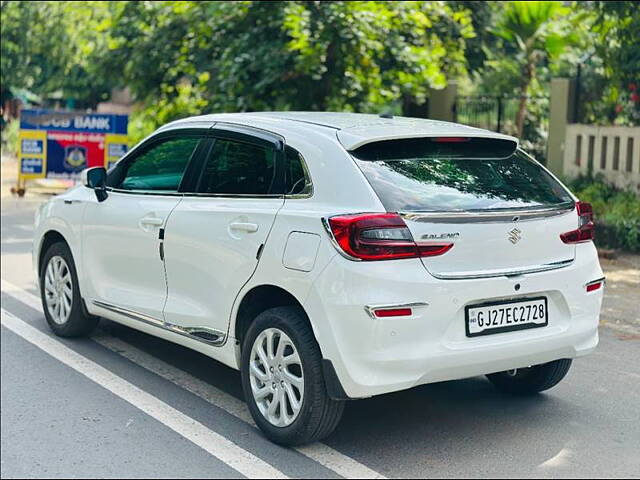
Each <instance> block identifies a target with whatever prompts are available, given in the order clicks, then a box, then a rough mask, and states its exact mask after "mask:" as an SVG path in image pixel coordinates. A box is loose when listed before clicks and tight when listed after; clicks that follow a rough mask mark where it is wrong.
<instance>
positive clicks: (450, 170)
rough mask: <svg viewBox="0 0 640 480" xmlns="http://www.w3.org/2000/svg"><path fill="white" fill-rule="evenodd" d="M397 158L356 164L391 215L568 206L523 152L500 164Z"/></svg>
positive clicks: (430, 155) (566, 198) (437, 157)
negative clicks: (400, 212)
mask: <svg viewBox="0 0 640 480" xmlns="http://www.w3.org/2000/svg"><path fill="white" fill-rule="evenodd" d="M399 153H402V152H396V153H392V152H391V151H388V159H384V160H357V162H358V165H359V166H360V168H361V169H362V171H363V173H364V175H365V176H366V178H367V179H368V180H369V182H370V183H371V186H372V187H373V189H374V190H375V191H376V193H377V194H378V197H379V198H380V200H381V201H382V203H383V205H384V206H385V208H386V209H387V210H388V211H391V212H397V211H452V210H485V209H504V208H524V207H538V206H540V207H542V206H551V205H557V204H561V203H566V202H571V201H572V199H571V197H570V196H569V194H568V192H567V191H566V190H565V189H564V188H563V187H562V185H560V184H559V183H558V182H557V181H556V180H554V179H553V177H551V175H549V174H548V173H547V172H546V171H545V170H543V169H542V168H541V167H540V166H539V165H538V164H537V163H536V162H534V161H532V160H531V159H529V158H528V157H527V156H526V155H525V154H524V153H523V152H519V151H518V152H516V153H514V154H512V155H510V156H509V157H507V158H503V159H489V158H473V157H471V158H453V157H451V156H447V155H440V154H438V153H437V152H436V153H428V152H427V153H426V154H424V155H423V156H420V155H410V156H407V157H405V158H402V157H400V156H399ZM405 153H406V152H405ZM418 153H421V152H418Z"/></svg>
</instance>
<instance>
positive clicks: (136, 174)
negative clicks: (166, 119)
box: [107, 137, 200, 192]
mask: <svg viewBox="0 0 640 480" xmlns="http://www.w3.org/2000/svg"><path fill="white" fill-rule="evenodd" d="M199 141H200V139H199V138H198V137H176V138H170V139H168V140H165V141H163V142H162V143H158V144H155V145H153V146H151V147H150V148H149V149H147V150H146V151H144V152H143V153H141V154H140V155H138V156H136V157H134V158H133V159H132V160H131V161H129V162H126V163H123V164H118V166H117V167H116V168H115V169H114V170H113V171H112V172H110V173H109V177H108V179H107V185H108V186H110V187H114V188H118V189H121V190H131V191H138V190H139V191H156V192H176V191H178V186H179V185H180V182H181V181H182V176H183V175H184V172H185V170H186V168H187V164H188V163H189V160H190V158H191V155H192V154H193V151H194V150H195V148H196V146H197V145H198V142H199Z"/></svg>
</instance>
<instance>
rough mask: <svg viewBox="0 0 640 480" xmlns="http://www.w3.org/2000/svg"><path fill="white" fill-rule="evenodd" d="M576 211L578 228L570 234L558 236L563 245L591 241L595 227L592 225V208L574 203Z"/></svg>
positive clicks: (583, 203)
mask: <svg viewBox="0 0 640 480" xmlns="http://www.w3.org/2000/svg"><path fill="white" fill-rule="evenodd" d="M576 210H577V211H578V228H577V229H576V230H571V231H570V232H566V233H562V234H560V239H561V240H562V241H563V242H564V243H582V242H588V241H590V240H593V238H594V234H595V225H594V224H593V208H592V207H591V204H590V203H586V202H576Z"/></svg>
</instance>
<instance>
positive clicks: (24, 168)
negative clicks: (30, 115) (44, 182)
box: [18, 130, 47, 186]
mask: <svg viewBox="0 0 640 480" xmlns="http://www.w3.org/2000/svg"><path fill="white" fill-rule="evenodd" d="M19 141H20V144H19V148H18V158H19V160H20V165H19V169H18V184H19V185H20V186H23V185H24V180H28V179H32V178H44V177H45V176H46V174H47V132H46V131H42V130H20V134H19Z"/></svg>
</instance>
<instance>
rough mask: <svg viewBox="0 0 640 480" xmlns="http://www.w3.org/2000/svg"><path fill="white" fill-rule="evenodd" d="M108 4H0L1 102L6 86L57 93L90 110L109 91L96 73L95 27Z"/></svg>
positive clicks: (98, 41) (105, 80) (97, 30)
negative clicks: (74, 100)
mask: <svg viewBox="0 0 640 480" xmlns="http://www.w3.org/2000/svg"><path fill="white" fill-rule="evenodd" d="M109 8H111V6H110V5H109V4H108V3H102V2H84V3H76V2H17V1H2V2H0V12H1V16H0V18H1V22H2V24H1V26H2V29H1V38H2V41H1V42H0V43H1V45H0V49H1V50H0V62H1V67H2V68H1V78H0V82H1V84H2V98H3V100H4V99H5V98H6V96H7V95H8V94H9V90H10V88H12V87H13V88H27V89H30V90H33V91H35V92H36V93H38V94H51V93H53V92H61V93H62V95H63V96H64V97H74V98H75V99H76V100H78V103H79V105H80V106H87V107H93V106H95V104H96V103H97V102H98V101H100V100H101V99H104V98H105V97H106V96H107V95H108V93H109V90H110V88H111V82H110V81H109V78H110V77H103V76H100V75H96V72H95V69H94V67H95V65H96V56H97V55H98V54H99V53H100V50H101V46H102V42H103V38H104V37H103V36H102V35H101V25H103V23H104V20H105V18H106V17H107V16H108V14H109Z"/></svg>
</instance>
